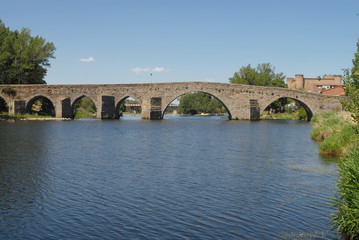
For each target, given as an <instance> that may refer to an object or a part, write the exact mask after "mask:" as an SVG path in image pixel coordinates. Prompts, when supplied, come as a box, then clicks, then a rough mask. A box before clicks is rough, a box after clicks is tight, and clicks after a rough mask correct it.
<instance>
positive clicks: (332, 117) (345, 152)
mask: <svg viewBox="0 0 359 240" xmlns="http://www.w3.org/2000/svg"><path fill="white" fill-rule="evenodd" d="M312 124H313V125H314V129H313V130H312V131H311V136H312V138H313V139H315V140H319V141H321V142H320V143H319V149H320V152H321V153H323V154H327V155H336V156H341V159H340V161H339V163H338V171H339V174H338V182H337V186H338V191H337V194H336V196H335V198H334V199H333V205H334V206H335V207H336V209H337V211H336V212H335V213H334V214H333V218H332V220H331V221H332V224H333V227H334V228H335V229H336V230H337V231H339V232H341V233H342V237H343V239H359V133H358V123H354V121H353V119H352V117H351V116H350V113H347V112H332V113H322V114H317V115H314V116H313V118H312Z"/></svg>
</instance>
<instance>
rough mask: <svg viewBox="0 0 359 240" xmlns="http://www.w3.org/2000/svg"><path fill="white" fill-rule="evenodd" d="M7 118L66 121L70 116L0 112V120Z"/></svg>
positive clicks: (7, 119) (6, 119)
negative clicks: (59, 116)
mask: <svg viewBox="0 0 359 240" xmlns="http://www.w3.org/2000/svg"><path fill="white" fill-rule="evenodd" d="M9 120H28V121H66V120H71V118H55V117H52V116H38V115H28V114H24V115H10V114H7V113H0V121H9Z"/></svg>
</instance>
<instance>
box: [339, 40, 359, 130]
mask: <svg viewBox="0 0 359 240" xmlns="http://www.w3.org/2000/svg"><path fill="white" fill-rule="evenodd" d="M352 62H353V67H352V69H351V71H349V69H345V70H344V77H343V82H344V84H345V86H346V94H347V96H348V97H349V98H350V99H341V103H342V105H343V108H344V109H345V110H346V111H349V112H350V113H351V115H352V117H353V119H354V121H356V122H357V123H358V124H359V41H358V42H357V52H356V53H355V54H354V59H353V61H352Z"/></svg>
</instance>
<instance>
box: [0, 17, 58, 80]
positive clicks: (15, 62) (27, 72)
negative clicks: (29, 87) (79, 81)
mask: <svg viewBox="0 0 359 240" xmlns="http://www.w3.org/2000/svg"><path fill="white" fill-rule="evenodd" d="M55 49H56V48H55V46H54V44H53V43H52V42H46V40H45V39H44V38H42V37H39V36H36V37H32V36H31V31H30V29H28V28H23V29H21V31H20V32H19V31H17V30H15V31H11V30H10V29H9V28H7V27H5V24H4V23H3V22H2V21H1V20H0V84H43V83H46V82H45V80H44V77H45V76H46V72H47V69H46V68H47V67H50V62H49V59H50V58H55V56H54V52H55Z"/></svg>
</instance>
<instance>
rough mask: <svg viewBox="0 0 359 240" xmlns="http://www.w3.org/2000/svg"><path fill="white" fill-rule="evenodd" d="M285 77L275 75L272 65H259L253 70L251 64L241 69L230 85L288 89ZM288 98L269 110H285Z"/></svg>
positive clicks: (270, 106)
mask: <svg viewBox="0 0 359 240" xmlns="http://www.w3.org/2000/svg"><path fill="white" fill-rule="evenodd" d="M284 79H285V75H284V74H283V73H282V72H281V73H275V67H273V66H272V65H271V64H270V63H262V64H258V65H257V68H252V67H251V65H250V64H248V65H247V66H245V67H241V68H240V69H239V71H238V72H235V73H234V75H233V77H231V78H229V82H230V83H237V84H245V85H256V86H267V87H281V88H287V87H288V86H287V84H286V83H285V82H284ZM288 102H289V101H288V99H287V98H281V99H279V100H277V101H275V102H273V103H272V104H270V105H269V106H268V107H267V108H273V109H278V110H283V109H284V108H283V107H284V105H285V104H288Z"/></svg>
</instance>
